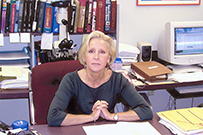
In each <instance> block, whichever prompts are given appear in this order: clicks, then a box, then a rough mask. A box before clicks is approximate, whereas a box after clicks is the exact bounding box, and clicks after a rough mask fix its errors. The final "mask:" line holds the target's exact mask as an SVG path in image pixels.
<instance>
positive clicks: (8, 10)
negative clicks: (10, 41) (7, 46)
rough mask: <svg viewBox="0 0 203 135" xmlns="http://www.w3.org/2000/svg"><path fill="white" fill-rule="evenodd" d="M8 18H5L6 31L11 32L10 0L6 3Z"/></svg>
mask: <svg viewBox="0 0 203 135" xmlns="http://www.w3.org/2000/svg"><path fill="white" fill-rule="evenodd" d="M6 4H7V5H6V20H5V33H7V32H9V21H10V2H7V3H6Z"/></svg>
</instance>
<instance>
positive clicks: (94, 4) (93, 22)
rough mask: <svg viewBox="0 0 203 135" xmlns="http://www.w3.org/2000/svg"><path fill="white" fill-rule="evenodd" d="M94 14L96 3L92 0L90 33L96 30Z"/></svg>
mask: <svg viewBox="0 0 203 135" xmlns="http://www.w3.org/2000/svg"><path fill="white" fill-rule="evenodd" d="M96 14H97V1H96V0H94V1H93V4H92V31H95V28H96Z"/></svg>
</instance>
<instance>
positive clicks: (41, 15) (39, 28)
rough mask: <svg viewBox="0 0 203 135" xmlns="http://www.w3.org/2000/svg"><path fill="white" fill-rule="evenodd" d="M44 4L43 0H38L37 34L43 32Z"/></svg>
mask: <svg viewBox="0 0 203 135" xmlns="http://www.w3.org/2000/svg"><path fill="white" fill-rule="evenodd" d="M45 4H46V1H45V0H40V5H39V16H38V22H37V32H38V33H42V31H43V23H44V10H45Z"/></svg>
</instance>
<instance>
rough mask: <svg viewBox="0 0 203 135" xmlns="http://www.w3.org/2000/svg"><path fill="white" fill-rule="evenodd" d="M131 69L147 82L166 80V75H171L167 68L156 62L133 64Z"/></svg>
mask: <svg viewBox="0 0 203 135" xmlns="http://www.w3.org/2000/svg"><path fill="white" fill-rule="evenodd" d="M131 69H132V70H134V71H135V72H136V73H138V74H139V75H141V76H142V77H144V78H145V79H146V80H147V81H149V82H154V81H160V80H166V79H167V78H168V74H170V73H173V71H171V70H170V69H169V68H167V67H166V66H164V65H162V64H161V63H158V62H156V61H147V62H133V63H131Z"/></svg>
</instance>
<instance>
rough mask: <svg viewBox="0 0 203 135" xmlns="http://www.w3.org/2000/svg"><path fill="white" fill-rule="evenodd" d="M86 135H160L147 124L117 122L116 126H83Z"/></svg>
mask: <svg viewBox="0 0 203 135" xmlns="http://www.w3.org/2000/svg"><path fill="white" fill-rule="evenodd" d="M83 129H84V130H85V132H86V134H87V135H112V134H115V135H149V134H151V135H160V133H159V132H158V131H157V130H156V129H155V128H154V127H153V126H152V125H151V124H150V123H149V122H117V123H116V124H105V125H93V126H83Z"/></svg>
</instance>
